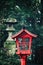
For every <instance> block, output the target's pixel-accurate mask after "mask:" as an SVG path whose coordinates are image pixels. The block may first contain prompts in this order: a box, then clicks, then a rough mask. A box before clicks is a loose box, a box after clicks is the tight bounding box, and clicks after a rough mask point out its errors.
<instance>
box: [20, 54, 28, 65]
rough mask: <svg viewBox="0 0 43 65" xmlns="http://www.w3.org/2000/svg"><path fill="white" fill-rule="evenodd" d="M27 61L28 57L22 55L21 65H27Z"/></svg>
mask: <svg viewBox="0 0 43 65" xmlns="http://www.w3.org/2000/svg"><path fill="white" fill-rule="evenodd" d="M26 61H27V56H26V55H22V56H21V65H26V63H27V62H26Z"/></svg>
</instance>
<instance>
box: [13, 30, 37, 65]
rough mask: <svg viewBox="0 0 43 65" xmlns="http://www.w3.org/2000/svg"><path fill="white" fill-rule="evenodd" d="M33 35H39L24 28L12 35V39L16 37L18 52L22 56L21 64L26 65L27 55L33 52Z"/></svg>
mask: <svg viewBox="0 0 43 65" xmlns="http://www.w3.org/2000/svg"><path fill="white" fill-rule="evenodd" d="M33 37H37V35H35V34H32V33H31V32H29V31H27V30H26V29H22V30H20V31H19V32H18V33H17V34H15V35H13V36H12V39H16V46H17V52H16V54H18V55H19V56H20V58H21V65H26V59H27V56H28V55H30V54H32V51H31V46H32V38H33Z"/></svg>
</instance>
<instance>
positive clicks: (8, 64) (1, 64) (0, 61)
mask: <svg viewBox="0 0 43 65" xmlns="http://www.w3.org/2000/svg"><path fill="white" fill-rule="evenodd" d="M5 50H6V49H1V50H0V65H18V64H19V65H20V61H19V60H18V58H19V57H18V56H17V55H16V54H15V55H14V56H7V54H6V52H5Z"/></svg>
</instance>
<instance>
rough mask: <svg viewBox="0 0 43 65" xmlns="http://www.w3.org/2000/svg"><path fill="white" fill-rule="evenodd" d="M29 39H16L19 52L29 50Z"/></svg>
mask: <svg viewBox="0 0 43 65" xmlns="http://www.w3.org/2000/svg"><path fill="white" fill-rule="evenodd" d="M29 40H30V39H29V38H21V37H19V38H18V42H19V48H20V50H28V49H29Z"/></svg>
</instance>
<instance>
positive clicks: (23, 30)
mask: <svg viewBox="0 0 43 65" xmlns="http://www.w3.org/2000/svg"><path fill="white" fill-rule="evenodd" d="M23 32H25V33H27V34H28V35H30V36H31V37H37V35H35V34H33V33H31V32H29V31H28V30H26V29H21V30H20V31H19V32H18V33H16V34H15V35H13V36H12V38H13V39H14V38H16V37H18V36H19V35H20V34H21V33H23Z"/></svg>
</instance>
